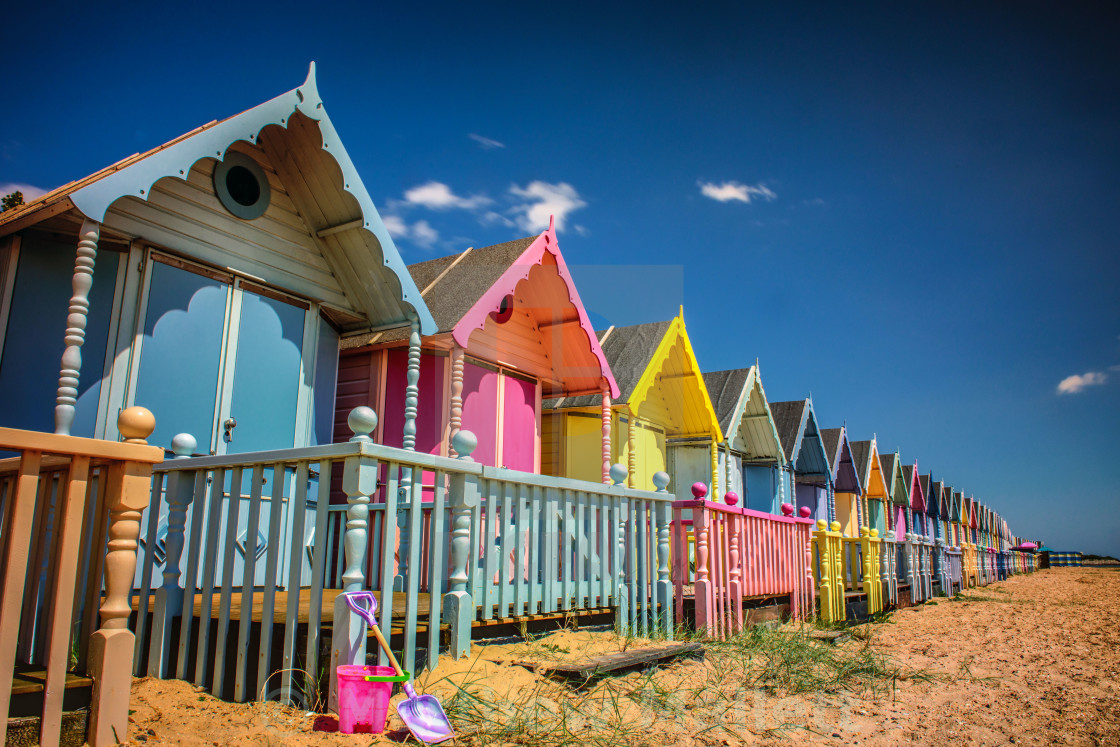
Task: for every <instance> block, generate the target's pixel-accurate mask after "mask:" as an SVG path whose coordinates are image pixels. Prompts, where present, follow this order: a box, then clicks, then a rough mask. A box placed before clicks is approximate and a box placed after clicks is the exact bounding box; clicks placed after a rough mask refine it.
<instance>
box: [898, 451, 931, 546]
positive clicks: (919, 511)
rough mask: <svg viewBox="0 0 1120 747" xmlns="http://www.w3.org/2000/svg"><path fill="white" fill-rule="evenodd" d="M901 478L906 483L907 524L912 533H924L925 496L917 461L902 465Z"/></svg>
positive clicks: (923, 534) (922, 534)
mask: <svg viewBox="0 0 1120 747" xmlns="http://www.w3.org/2000/svg"><path fill="white" fill-rule="evenodd" d="M901 469H902V480H903V482H905V483H906V494H907V512H906V518H907V525H908V526H909V528H910V532H911V533H913V534H917V535H921V536H925V535H926V522H925V514H926V496H925V492H924V491H923V490H922V483H921V476H920V475H919V474H918V463H917V462H914V463H913V464H904V465H902V468H901Z"/></svg>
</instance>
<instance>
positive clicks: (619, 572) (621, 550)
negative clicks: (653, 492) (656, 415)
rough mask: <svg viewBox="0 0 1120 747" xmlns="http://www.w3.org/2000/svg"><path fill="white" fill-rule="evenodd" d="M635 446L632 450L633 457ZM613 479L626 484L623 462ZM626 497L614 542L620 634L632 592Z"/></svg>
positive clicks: (626, 620)
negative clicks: (628, 574)
mask: <svg viewBox="0 0 1120 747" xmlns="http://www.w3.org/2000/svg"><path fill="white" fill-rule="evenodd" d="M629 432H630V433H631V434H633V432H634V421H633V417H632V416H631V419H630V429H629ZM633 453H634V452H633V448H631V450H630V454H631V459H633ZM610 476H611V481H612V482H613V483H614V485H615V486H619V485H625V483H626V479H627V477H628V476H629V472H628V470H627V469H626V467H624V466H623V465H621V464H615V465H613V466H611V474H610ZM627 508H628V506H627V503H626V499H625V498H622V497H619V498H617V499H616V500H615V527H616V532H617V535H616V536H615V542H614V572H615V578H616V579H617V580H616V582H615V595H614V603H615V630H616V631H617V632H618V633H619V634H620V635H625V634H626V633H627V632H628V631H629V626H630V594H629V590H628V589H627V587H626V524H627V521H626V520H627V518H628V517H627Z"/></svg>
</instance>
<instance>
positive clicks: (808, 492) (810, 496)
mask: <svg viewBox="0 0 1120 747" xmlns="http://www.w3.org/2000/svg"><path fill="white" fill-rule="evenodd" d="M802 506H808V507H809V508H810V509H811V510H812V512H813V520H814V521H820V520H821V519H824V520H825V521H828V491H827V490H825V489H824V488H819V487H817V486H816V485H800V484H799V485H797V509H798V511H800V510H801V507H802Z"/></svg>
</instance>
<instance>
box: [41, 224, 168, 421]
mask: <svg viewBox="0 0 1120 747" xmlns="http://www.w3.org/2000/svg"><path fill="white" fill-rule="evenodd" d="M100 236H101V226H100V224H98V223H96V222H95V221H92V220H89V219H88V218H87V219H85V220H84V221H82V229H81V231H80V232H79V234H78V252H77V257H76V258H75V260H74V277H73V278H72V279H71V281H70V282H71V285H72V287H73V290H74V295H73V296H71V297H70V313H69V314H68V315H67V317H66V336H65V340H66V350H64V351H63V352H62V370H61V371H60V372H59V374H58V396H57V397H56V398H55V406H54V432H55V433H57V434H59V435H61V436H69V435H70V427H71V426H72V425H73V424H74V406H75V404H77V402H78V380H79V378H80V377H81V373H82V343H83V342H85V339H86V317H87V316H88V315H89V290H90V288H92V287H93V266H94V262H95V261H96V259H97V241H98V239H99V238H100ZM147 435H151V433H150V432H149V433H148V434H147ZM145 437H146V436H145Z"/></svg>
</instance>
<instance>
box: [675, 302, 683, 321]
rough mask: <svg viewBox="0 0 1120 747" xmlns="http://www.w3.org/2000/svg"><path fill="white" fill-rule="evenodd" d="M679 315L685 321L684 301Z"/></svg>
mask: <svg viewBox="0 0 1120 747" xmlns="http://www.w3.org/2000/svg"><path fill="white" fill-rule="evenodd" d="M677 316H678V317H680V320H681V321H682V322H683V321H684V304H683V303H682V304H681V310H680V312H679V313H678V314H677Z"/></svg>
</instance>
